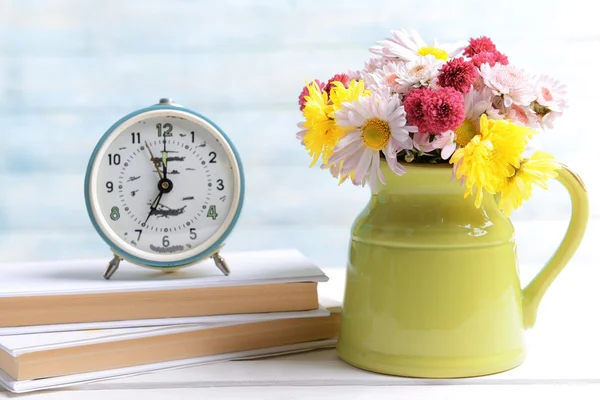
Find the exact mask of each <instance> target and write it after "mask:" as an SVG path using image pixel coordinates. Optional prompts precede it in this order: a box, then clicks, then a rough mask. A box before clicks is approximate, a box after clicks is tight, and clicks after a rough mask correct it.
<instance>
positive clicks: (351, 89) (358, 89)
mask: <svg viewBox="0 0 600 400" xmlns="http://www.w3.org/2000/svg"><path fill="white" fill-rule="evenodd" d="M333 85H334V86H333V87H332V88H331V91H330V93H329V98H330V99H331V102H332V103H333V108H334V110H333V111H334V112H335V111H338V110H340V109H341V108H342V103H346V102H351V101H358V98H359V97H361V96H369V95H371V91H370V90H365V82H364V81H363V80H358V81H356V80H352V81H351V82H350V84H348V87H347V88H346V87H345V86H344V84H343V83H341V82H337V81H336V82H333Z"/></svg>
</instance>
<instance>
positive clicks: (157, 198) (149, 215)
mask: <svg viewBox="0 0 600 400" xmlns="http://www.w3.org/2000/svg"><path fill="white" fill-rule="evenodd" d="M162 195H163V192H160V193H159V194H158V196H156V199H154V201H153V202H152V205H151V206H150V212H149V213H148V217H147V218H146V220H145V221H144V226H146V223H147V222H148V220H149V219H150V217H151V216H152V214H154V211H156V208H157V207H158V203H160V199H161V198H162Z"/></svg>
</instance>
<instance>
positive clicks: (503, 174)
mask: <svg viewBox="0 0 600 400" xmlns="http://www.w3.org/2000/svg"><path fill="white" fill-rule="evenodd" d="M479 124H480V134H478V135H475V136H474V137H473V139H471V140H470V141H469V143H467V145H466V146H465V147H463V148H460V149H458V150H456V152H455V153H454V154H453V155H452V158H450V163H451V164H454V165H455V173H456V177H457V178H459V179H460V178H462V179H463V180H464V183H465V187H466V190H465V197H467V196H469V195H470V194H473V189H475V195H476V197H475V206H476V207H478V208H479V207H480V206H481V201H482V199H483V189H485V190H487V191H488V192H490V193H497V192H498V191H500V190H501V189H502V187H503V186H504V185H505V184H506V180H507V179H508V178H509V177H511V176H513V175H514V173H515V170H516V169H517V168H519V162H520V159H521V154H523V152H524V151H525V146H526V145H527V142H528V140H529V139H530V138H531V137H532V135H533V133H534V132H535V131H533V130H532V129H530V128H527V127H524V126H520V125H516V124H513V123H512V122H509V121H505V120H493V119H488V118H487V116H486V115H485V114H482V115H481V118H480V120H479Z"/></svg>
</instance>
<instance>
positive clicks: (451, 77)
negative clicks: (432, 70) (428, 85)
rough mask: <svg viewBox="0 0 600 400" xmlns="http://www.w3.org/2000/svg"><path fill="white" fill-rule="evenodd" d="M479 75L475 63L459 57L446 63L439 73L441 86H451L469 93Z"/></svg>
mask: <svg viewBox="0 0 600 400" xmlns="http://www.w3.org/2000/svg"><path fill="white" fill-rule="evenodd" d="M478 76H479V74H478V73H477V68H476V67H475V65H473V63H470V62H468V61H465V59H464V58H462V57H459V58H454V59H452V60H450V61H448V62H447V63H446V64H444V66H443V67H442V69H441V70H440V74H439V75H438V84H439V85H440V86H441V87H451V88H454V89H456V90H458V91H459V92H461V93H467V92H468V91H469V90H470V89H471V85H472V84H473V82H475V79H477V77H478Z"/></svg>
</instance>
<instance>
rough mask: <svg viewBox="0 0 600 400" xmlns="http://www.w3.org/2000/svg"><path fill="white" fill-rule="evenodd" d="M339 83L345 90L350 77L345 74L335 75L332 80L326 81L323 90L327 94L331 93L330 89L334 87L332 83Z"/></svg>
mask: <svg viewBox="0 0 600 400" xmlns="http://www.w3.org/2000/svg"><path fill="white" fill-rule="evenodd" d="M336 81H337V82H341V83H342V84H343V85H344V86H345V87H346V88H348V85H349V84H350V77H349V76H348V75H347V74H335V75H334V76H333V78H331V79H330V80H328V81H327V85H325V88H324V89H323V90H324V91H325V92H327V94H329V92H330V91H331V88H332V87H334V85H333V82H336Z"/></svg>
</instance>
